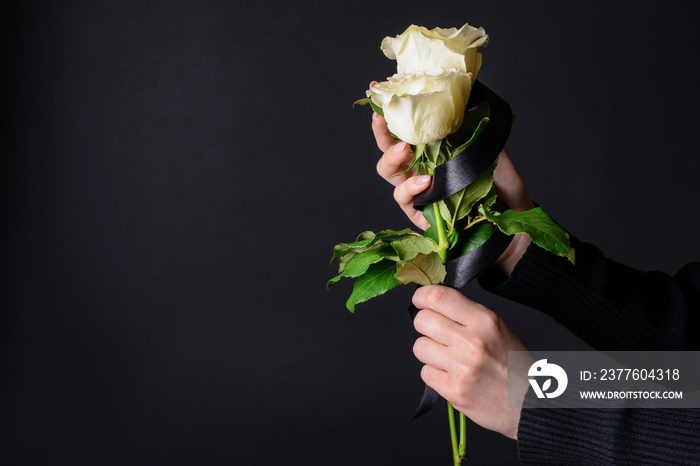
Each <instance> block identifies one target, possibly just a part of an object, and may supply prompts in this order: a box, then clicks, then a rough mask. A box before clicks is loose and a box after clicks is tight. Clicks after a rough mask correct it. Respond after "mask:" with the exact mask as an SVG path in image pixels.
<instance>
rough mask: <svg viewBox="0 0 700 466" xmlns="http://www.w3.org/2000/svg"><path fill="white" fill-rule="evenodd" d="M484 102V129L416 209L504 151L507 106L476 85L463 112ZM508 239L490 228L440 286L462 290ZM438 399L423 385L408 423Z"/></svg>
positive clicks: (461, 184) (501, 206)
mask: <svg viewBox="0 0 700 466" xmlns="http://www.w3.org/2000/svg"><path fill="white" fill-rule="evenodd" d="M484 100H488V102H489V105H490V115H489V122H488V123H487V124H486V127H485V128H484V130H483V131H482V132H481V134H479V136H478V137H477V138H476V139H475V140H474V141H473V142H472V143H471V144H470V145H469V147H467V148H466V149H464V150H463V151H462V152H460V153H459V154H457V155H455V156H454V157H452V158H451V159H450V160H448V161H447V162H445V163H444V164H442V165H440V166H438V167H436V168H435V170H434V176H433V182H432V183H431V185H430V187H429V188H428V189H427V190H426V191H424V192H423V193H421V194H419V195H418V196H416V198H415V200H414V203H413V206H414V207H415V208H416V209H420V210H422V209H423V208H424V207H426V206H428V205H430V204H433V203H434V202H438V201H441V200H442V199H445V198H447V197H449V196H451V195H453V194H455V193H458V192H459V191H461V190H462V189H464V188H465V187H467V186H468V185H469V184H471V183H472V182H473V181H474V180H476V179H477V178H478V177H479V176H480V175H481V174H482V173H483V172H484V170H486V169H487V168H489V167H490V166H491V164H492V163H493V162H494V161H495V160H496V158H497V157H498V154H500V153H501V150H503V148H504V147H505V145H506V141H507V140H508V136H509V135H510V128H511V125H512V122H513V114H512V112H511V109H510V105H508V102H506V101H505V100H503V99H501V98H500V97H498V96H497V95H496V94H495V93H494V92H493V91H491V90H490V89H489V88H487V87H486V86H484V85H483V84H482V83H480V82H479V81H476V82H475V83H474V86H473V88H472V92H471V95H470V96H469V102H468V104H467V108H474V107H476V106H478V105H479V104H481V103H482V102H484ZM495 208H496V210H505V209H507V208H508V206H507V205H506V204H505V203H504V202H502V201H500V200H499V201H498V202H497V204H496V206H495ZM511 239H512V237H511V236H509V235H506V234H504V233H502V232H501V231H500V230H499V229H498V228H494V230H493V233H492V234H491V236H490V237H489V239H488V240H486V242H485V243H484V244H482V245H481V246H479V247H478V248H476V249H474V250H473V251H471V252H469V253H467V254H464V255H462V256H460V257H457V258H455V259H452V260H450V261H448V262H447V263H446V264H445V267H446V268H447V277H446V278H445V283H444V285H445V286H449V287H452V288H455V289H459V288H462V287H463V286H465V285H466V284H467V283H469V282H470V281H471V280H473V279H474V278H476V277H478V276H479V275H481V274H482V273H483V272H485V271H486V269H488V268H489V267H490V266H491V265H492V264H493V263H494V262H495V261H496V259H498V258H499V257H500V256H501V254H503V252H504V251H505V250H506V248H507V247H508V245H509V244H510V241H511ZM409 313H410V314H411V318H415V317H416V314H417V313H418V309H417V308H416V307H415V306H413V305H411V307H410V308H409ZM438 397H439V396H438V394H437V392H436V391H435V390H433V389H432V388H430V387H429V386H427V385H426V386H425V390H424V391H423V396H422V397H421V400H420V402H419V404H418V408H417V409H416V412H415V414H414V415H413V417H412V418H411V420H413V419H416V418H417V417H419V416H422V415H423V414H425V413H427V412H429V411H430V410H431V409H432V408H433V405H435V403H436V402H437V400H438Z"/></svg>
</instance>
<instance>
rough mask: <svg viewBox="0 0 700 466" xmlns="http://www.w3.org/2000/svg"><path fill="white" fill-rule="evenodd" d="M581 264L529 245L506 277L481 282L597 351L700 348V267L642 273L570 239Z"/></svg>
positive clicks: (485, 278) (491, 275)
mask: <svg viewBox="0 0 700 466" xmlns="http://www.w3.org/2000/svg"><path fill="white" fill-rule="evenodd" d="M571 242H572V246H573V247H574V249H575V251H576V265H575V266H574V265H572V264H571V263H570V262H569V261H568V260H566V259H563V258H561V257H557V256H554V255H553V254H550V253H549V252H547V251H545V250H543V249H541V248H539V247H537V246H535V245H534V244H532V245H530V247H529V248H528V249H527V251H526V252H525V254H524V255H523V257H522V258H521V259H520V261H519V262H518V264H517V265H516V267H515V269H514V270H513V273H512V274H511V276H510V277H509V278H508V279H505V280H503V277H502V276H499V275H498V274H497V273H496V272H494V271H491V272H487V273H486V274H484V275H482V277H480V279H479V281H480V282H481V285H482V286H483V287H484V288H486V289H487V290H489V291H492V292H494V293H496V294H498V295H500V296H503V297H505V298H508V299H511V300H514V301H517V302H520V303H522V304H525V305H528V306H531V307H533V308H535V309H538V310H540V311H542V312H544V313H546V314H548V315H550V316H551V317H553V318H554V319H555V320H557V321H558V322H559V323H561V324H562V325H564V326H565V327H567V328H568V329H569V330H571V331H572V332H574V333H575V334H576V335H578V336H579V337H580V338H581V339H583V340H584V341H585V342H587V343H588V344H590V345H591V346H593V347H594V348H596V349H599V350H608V351H624V350H627V351H636V350H647V351H656V350H666V351H668V350H698V349H700V339H698V338H697V337H696V336H694V332H692V331H690V329H700V262H694V263H690V264H688V265H686V266H685V267H683V268H682V269H680V270H679V271H678V272H677V273H676V274H675V275H674V276H669V275H667V274H665V273H662V272H641V271H639V270H635V269H632V268H630V267H626V266H624V265H621V264H618V263H616V262H614V261H612V260H610V259H607V258H606V257H605V256H604V255H603V254H602V253H601V251H600V250H599V249H598V248H596V247H595V246H593V245H591V244H588V243H583V242H581V241H578V240H577V239H576V238H573V237H572V238H571Z"/></svg>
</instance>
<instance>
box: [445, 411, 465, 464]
mask: <svg viewBox="0 0 700 466" xmlns="http://www.w3.org/2000/svg"><path fill="white" fill-rule="evenodd" d="M447 414H448V416H449V417H450V440H452V458H453V459H454V462H455V466H460V465H461V464H462V459H461V458H460V456H459V447H458V446H457V427H456V426H455V409H454V408H453V407H452V403H450V402H449V401H448V402H447Z"/></svg>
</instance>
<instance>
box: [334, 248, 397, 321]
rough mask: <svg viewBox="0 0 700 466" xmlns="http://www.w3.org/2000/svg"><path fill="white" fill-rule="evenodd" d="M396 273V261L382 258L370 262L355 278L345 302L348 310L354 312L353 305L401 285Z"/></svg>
mask: <svg viewBox="0 0 700 466" xmlns="http://www.w3.org/2000/svg"><path fill="white" fill-rule="evenodd" d="M395 275H396V262H393V261H390V260H382V261H379V262H377V263H376V264H372V265H371V266H370V267H369V268H368V269H367V272H365V273H364V275H362V276H360V277H359V278H357V279H356V280H355V284H354V285H353V287H352V294H351V295H350V298H348V300H347V302H346V303H345V305H346V307H347V308H348V310H349V311H350V312H355V305H357V304H359V303H363V302H365V301H367V300H369V299H372V298H375V297H377V296H380V295H383V294H384V293H386V292H387V291H389V290H391V289H394V288H396V287H397V286H399V285H401V282H400V281H398V280H397V279H396V278H395V277H394V276H395Z"/></svg>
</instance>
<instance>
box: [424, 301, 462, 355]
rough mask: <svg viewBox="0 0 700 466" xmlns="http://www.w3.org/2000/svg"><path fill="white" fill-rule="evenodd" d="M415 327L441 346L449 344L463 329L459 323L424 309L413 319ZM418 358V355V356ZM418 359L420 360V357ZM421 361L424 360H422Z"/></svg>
mask: <svg viewBox="0 0 700 466" xmlns="http://www.w3.org/2000/svg"><path fill="white" fill-rule="evenodd" d="M413 326H414V327H415V328H416V330H417V331H418V333H421V334H423V335H425V336H426V337H428V338H430V339H431V340H433V341H435V342H436V343H439V344H441V345H447V344H449V343H450V342H451V341H452V340H453V339H454V338H453V336H454V334H455V333H457V332H458V331H459V330H460V328H461V325H460V324H458V323H457V322H455V321H453V320H450V319H448V318H447V317H445V316H443V315H442V314H439V313H437V312H435V311H432V310H430V309H423V310H422V311H420V312H418V314H416V317H415V319H413ZM414 350H415V348H414ZM416 356H418V355H417V354H416ZM418 359H420V357H419V358H418ZM421 361H423V360H422V359H421ZM423 362H426V361H423Z"/></svg>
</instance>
